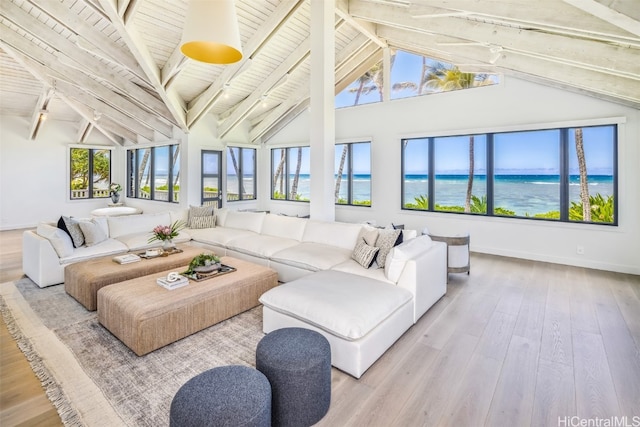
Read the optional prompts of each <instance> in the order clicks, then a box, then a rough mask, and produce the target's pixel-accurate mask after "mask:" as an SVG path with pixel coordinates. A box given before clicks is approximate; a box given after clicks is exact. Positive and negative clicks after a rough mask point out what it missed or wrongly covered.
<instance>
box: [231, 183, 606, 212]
mask: <svg viewBox="0 0 640 427" xmlns="http://www.w3.org/2000/svg"><path fill="white" fill-rule="evenodd" d="M230 178H231V177H230ZM290 180H291V181H290V182H292V181H293V175H291V176H290ZM346 180H347V176H346V175H344V176H343V177H342V182H343V183H346V182H347V181H346ZM559 180H560V178H559V176H558V175H496V178H495V182H494V194H495V206H496V207H502V208H505V209H509V210H512V211H514V212H516V215H520V216H524V215H525V214H530V215H533V214H537V213H545V212H549V211H553V210H558V209H559V199H560V183H559ZM309 183H310V181H309V175H308V174H302V175H300V180H299V182H298V193H299V194H300V195H302V197H304V198H308V197H309V195H310V187H309ZM427 186H428V177H427V175H407V176H406V179H405V183H404V191H405V202H413V201H414V199H415V198H416V197H418V196H421V195H426V194H427ZM435 188H436V195H435V202H436V203H437V204H439V205H445V206H455V205H457V206H463V205H464V199H465V195H466V191H467V176H466V175H437V176H436V187H435ZM486 188H487V181H486V176H485V175H476V176H475V177H474V180H473V194H474V195H475V196H478V197H480V196H482V195H485V194H486ZM398 191H399V190H398ZM596 193H600V194H602V195H603V196H605V195H606V196H608V195H612V194H613V177H612V176H610V175H592V176H590V177H589V194H591V195H594V194H596ZM346 194H347V187H346V185H343V186H342V188H341V191H340V197H343V198H346ZM353 194H354V199H355V200H370V199H371V175H369V174H356V175H354V180H353ZM569 198H570V200H571V201H579V199H580V177H579V176H578V175H571V176H570V184H569Z"/></svg>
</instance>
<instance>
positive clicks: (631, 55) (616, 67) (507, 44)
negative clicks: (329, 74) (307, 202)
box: [350, 0, 640, 75]
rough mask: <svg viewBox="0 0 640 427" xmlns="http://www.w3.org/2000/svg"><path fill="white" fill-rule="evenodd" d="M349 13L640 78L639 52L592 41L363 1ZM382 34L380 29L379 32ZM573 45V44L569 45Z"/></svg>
mask: <svg viewBox="0 0 640 427" xmlns="http://www.w3.org/2000/svg"><path fill="white" fill-rule="evenodd" d="M350 11H351V13H352V14H353V15H354V16H357V17H361V18H363V19H367V20H371V21H373V22H376V23H378V24H380V25H387V26H391V27H397V28H404V29H409V30H411V31H416V32H425V33H429V34H434V33H437V34H444V35H448V36H452V37H457V38H460V39H464V40H469V41H473V42H478V43H481V44H484V45H486V46H487V48H489V47H490V46H500V47H502V48H505V49H511V50H514V51H518V52H521V53H523V52H530V53H532V54H538V55H542V56H545V57H547V58H554V59H555V60H557V61H560V62H562V61H563V60H566V63H572V64H573V65H576V64H582V65H583V66H584V67H587V68H594V67H596V68H600V69H601V70H610V71H611V72H612V74H620V73H625V74H627V75H637V74H638V67H637V64H638V63H640V50H638V49H631V48H622V47H619V46H611V45H608V44H605V43H600V42H596V41H592V40H585V39H576V38H570V39H568V38H566V37H563V36H559V35H555V34H548V33H543V32H536V31H526V30H525V31H523V30H521V29H516V28H508V27H502V26H495V25H490V24H483V23H481V22H469V24H468V25H464V26H462V25H459V21H457V20H456V18H443V19H436V20H429V21H428V22H425V21H424V20H420V19H415V18H412V16H411V14H410V12H409V11H408V10H407V9H406V8H397V7H389V6H382V5H381V6H377V7H375V8H371V7H368V5H367V4H365V3H363V2H362V1H361V0H352V2H351V3H350ZM378 32H379V34H381V32H380V28H379V29H378ZM569 42H570V43H569Z"/></svg>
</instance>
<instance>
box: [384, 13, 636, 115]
mask: <svg viewBox="0 0 640 427" xmlns="http://www.w3.org/2000/svg"><path fill="white" fill-rule="evenodd" d="M379 31H380V33H381V34H384V36H385V37H386V38H387V40H389V41H390V42H391V43H392V44H393V45H394V46H397V47H398V48H399V49H406V50H409V51H414V52H420V53H422V54H423V55H426V56H430V57H433V58H436V59H441V60H444V61H448V62H452V63H459V62H464V63H483V62H486V61H487V54H486V49H484V48H482V47H478V46H472V45H457V46H454V45H451V46H447V49H446V51H445V50H443V49H442V47H440V46H437V45H436V44H435V42H434V37H432V36H428V35H425V34H420V33H416V32H412V31H407V30H401V29H398V28H391V27H386V26H380V28H379ZM540 59H542V58H540ZM496 66H497V67H496V68H497V70H504V71H505V72H507V73H510V74H517V75H519V76H530V77H531V78H536V79H537V81H538V82H545V84H548V85H551V86H556V87H561V88H569V87H570V88H574V90H576V89H577V90H579V91H581V92H583V93H585V92H586V93H589V94H591V96H597V97H599V98H602V99H606V100H608V101H612V102H617V103H620V104H624V105H630V106H633V107H634V108H639V107H640V85H639V84H638V82H637V80H634V79H629V78H626V77H623V76H615V75H610V74H607V75H606V76H605V75H603V74H602V73H601V72H598V71H594V70H587V69H584V68H576V67H573V66H571V65H568V64H565V63H553V64H551V63H550V62H548V61H545V60H537V61H532V60H531V57H529V56H526V55H522V54H519V53H516V52H507V53H504V54H503V55H502V56H501V57H500V59H499V61H498V62H497V63H496Z"/></svg>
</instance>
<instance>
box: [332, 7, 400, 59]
mask: <svg viewBox="0 0 640 427" xmlns="http://www.w3.org/2000/svg"><path fill="white" fill-rule="evenodd" d="M336 14H337V15H338V16H339V17H341V18H342V19H344V20H345V21H347V23H348V24H349V25H351V26H352V27H353V28H355V29H356V30H358V31H360V32H361V33H362V34H364V35H365V36H367V37H368V38H369V39H370V40H371V41H372V42H374V43H375V44H377V45H378V46H380V47H382V48H385V47H388V46H387V42H386V40H383V39H381V38H380V37H379V36H378V34H377V33H376V26H375V24H373V23H371V22H367V21H363V20H360V19H356V18H354V17H353V16H351V15H350V14H349V1H348V0H337V1H336Z"/></svg>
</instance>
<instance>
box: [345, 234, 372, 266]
mask: <svg viewBox="0 0 640 427" xmlns="http://www.w3.org/2000/svg"><path fill="white" fill-rule="evenodd" d="M378 250H379V249H378V248H376V247H375V246H369V245H367V244H366V243H365V241H364V240H363V239H360V240H358V243H356V247H355V248H354V249H353V252H352V253H351V258H352V259H354V260H356V261H357V262H358V264H360V265H361V266H363V267H364V268H369V267H371V265H372V264H373V261H374V260H375V259H376V254H377V253H378Z"/></svg>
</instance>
